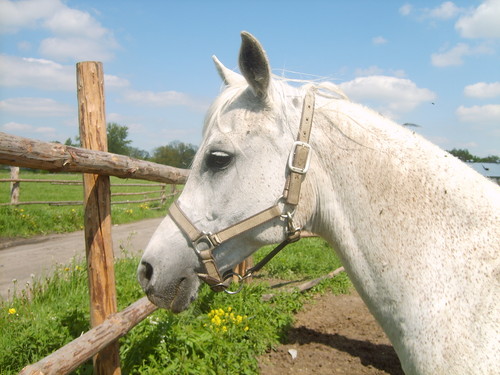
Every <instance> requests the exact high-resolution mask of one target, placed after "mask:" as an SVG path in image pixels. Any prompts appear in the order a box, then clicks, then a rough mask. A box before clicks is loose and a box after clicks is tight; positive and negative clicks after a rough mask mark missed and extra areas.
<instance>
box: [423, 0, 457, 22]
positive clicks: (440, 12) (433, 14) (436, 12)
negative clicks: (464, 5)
mask: <svg viewBox="0 0 500 375" xmlns="http://www.w3.org/2000/svg"><path fill="white" fill-rule="evenodd" d="M461 11H462V10H461V9H460V8H459V7H457V6H456V5H455V4H454V3H453V2H451V1H446V2H444V3H442V4H441V5H440V6H438V7H437V8H434V9H430V10H427V11H426V13H427V16H428V17H430V18H438V19H443V20H446V19H450V18H454V17H456V16H457V15H458V14H459V13H460V12H461Z"/></svg>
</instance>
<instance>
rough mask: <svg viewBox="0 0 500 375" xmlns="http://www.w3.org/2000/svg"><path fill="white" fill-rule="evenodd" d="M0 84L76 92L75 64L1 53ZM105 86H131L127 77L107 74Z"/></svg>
mask: <svg viewBox="0 0 500 375" xmlns="http://www.w3.org/2000/svg"><path fill="white" fill-rule="evenodd" d="M0 71H2V72H9V74H2V75H0V86H4V87H31V88H37V89H42V90H60V91H73V92H76V69H75V66H74V65H62V64H58V63H56V62H54V61H51V60H46V59H35V58H31V57H17V56H6V55H0ZM104 81H105V88H106V89H113V88H124V87H127V86H129V84H130V83H129V82H128V81H127V80H126V79H123V78H120V77H118V76H114V75H109V74H105V75H104Z"/></svg>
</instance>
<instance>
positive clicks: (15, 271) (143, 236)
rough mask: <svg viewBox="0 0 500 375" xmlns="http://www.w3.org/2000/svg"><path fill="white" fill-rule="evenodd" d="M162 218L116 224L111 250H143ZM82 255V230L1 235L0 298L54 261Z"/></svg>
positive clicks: (46, 270) (43, 272)
mask: <svg viewBox="0 0 500 375" xmlns="http://www.w3.org/2000/svg"><path fill="white" fill-rule="evenodd" d="M161 220H162V218H158V219H147V220H142V221H139V222H135V223H129V224H122V225H115V226H113V229H112V236H113V251H114V253H115V256H120V255H121V254H122V252H123V249H125V250H126V251H127V252H128V253H137V252H139V251H143V250H144V248H145V247H146V245H147V243H148V241H149V239H150V238H151V235H152V234H153V232H154V231H155V229H156V227H157V226H158V225H159V224H160V222H161ZM75 256H76V257H81V258H84V257H85V242H84V236H83V231H78V232H73V233H67V234H55V235H48V236H37V237H33V238H29V239H23V240H14V241H2V240H1V239H0V298H2V299H7V298H8V296H9V293H10V294H12V290H13V287H14V284H13V280H17V281H16V289H17V290H19V289H23V288H24V286H25V285H26V282H29V281H30V280H31V279H32V275H34V277H36V278H40V277H44V276H46V275H48V274H50V272H51V270H52V269H53V268H54V267H55V266H56V265H57V264H67V263H69V262H71V259H72V258H73V257H75Z"/></svg>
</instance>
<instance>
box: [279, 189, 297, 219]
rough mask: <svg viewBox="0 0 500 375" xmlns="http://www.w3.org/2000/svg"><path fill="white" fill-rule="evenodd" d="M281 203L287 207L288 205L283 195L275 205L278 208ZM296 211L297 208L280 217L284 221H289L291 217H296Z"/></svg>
mask: <svg viewBox="0 0 500 375" xmlns="http://www.w3.org/2000/svg"><path fill="white" fill-rule="evenodd" d="M281 201H283V206H286V204H287V203H286V201H285V197H284V196H283V195H282V196H280V197H279V198H278V199H276V202H275V203H274V205H275V206H277V205H278V204H279V203H280V202H281ZM296 210H297V206H295V207H294V208H293V210H292V211H291V212H290V211H287V212H286V213H284V214H281V215H280V217H281V218H282V219H287V218H288V217H290V216H291V217H293V215H295V211H296Z"/></svg>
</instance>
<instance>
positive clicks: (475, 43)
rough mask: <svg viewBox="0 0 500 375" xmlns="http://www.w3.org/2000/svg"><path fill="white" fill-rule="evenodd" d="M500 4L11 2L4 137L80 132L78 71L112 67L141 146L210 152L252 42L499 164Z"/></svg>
mask: <svg viewBox="0 0 500 375" xmlns="http://www.w3.org/2000/svg"><path fill="white" fill-rule="evenodd" d="M499 20H500V0H482V1H479V0H468V1H467V0H460V1H458V0H457V1H453V2H452V1H445V2H443V1H430V0H418V1H417V0H413V1H404V0H403V1H395V0H384V1H369V0H364V1H361V0H342V1H340V0H338V1H337V0H331V1H329V0H323V1H320V0H302V1H297V0H275V1H271V0H268V1H265V0H254V1H252V0H212V1H202V0H199V1H195V0H185V1H172V0H164V1H160V0H158V1H153V0H150V1H147V0H143V1H139V0H136V1H131V0H121V1H112V0H87V1H84V0H67V1H63V0H20V1H10V0H0V132H5V133H8V134H13V135H19V136H23V137H28V138H32V139H37V140H42V141H59V142H65V140H66V139H68V138H69V137H71V138H73V139H74V137H75V136H77V135H78V108H77V101H76V68H75V65H76V63H77V62H80V61H92V60H95V61H101V62H102V63H103V67H104V73H105V95H106V119H107V122H116V123H118V124H120V125H124V126H127V127H128V131H129V137H128V138H129V139H130V140H131V141H132V146H133V147H136V148H139V149H142V150H146V151H148V152H152V151H153V150H154V149H155V148H156V147H159V146H164V145H167V144H169V143H170V142H172V141H181V142H185V143H191V144H194V145H198V144H199V143H200V141H201V130H202V126H203V119H204V113H205V112H206V110H207V108H208V106H209V104H210V103H211V101H212V100H213V99H214V98H215V97H216V96H217V94H218V93H219V92H220V90H221V89H222V83H221V80H220V78H219V76H218V75H217V73H216V70H215V67H214V65H213V62H212V60H211V56H212V55H216V56H217V57H218V58H219V60H221V61H222V62H223V63H224V64H225V65H226V66H227V67H229V68H231V69H234V70H237V66H238V62H237V57H238V51H239V47H240V41H241V39H240V32H241V31H242V30H246V31H248V32H250V33H252V34H253V35H254V36H255V37H257V39H259V40H260V42H261V43H262V45H263V46H264V48H265V50H266V52H267V55H268V57H269V60H270V64H271V67H272V70H273V73H274V74H277V75H280V76H286V77H289V78H298V79H314V80H328V81H331V82H333V83H335V84H337V85H339V86H340V87H341V88H342V89H343V90H344V91H345V92H346V94H347V95H348V96H349V97H350V99H351V100H352V101H355V102H359V103H362V104H364V105H367V106H369V107H371V108H373V109H375V110H376V111H378V112H380V113H382V114H384V115H385V116H387V117H390V118H392V119H393V120H394V121H396V122H397V123H400V124H404V123H411V124H416V125H418V127H412V129H413V130H415V131H416V132H418V133H419V134H421V135H423V136H424V137H426V138H427V139H429V140H430V141H432V142H433V143H435V144H437V145H439V146H440V147H442V148H443V149H446V150H451V149H452V148H467V149H468V150H469V151H470V152H471V153H473V154H474V155H478V156H487V155H500V22H499Z"/></svg>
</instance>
